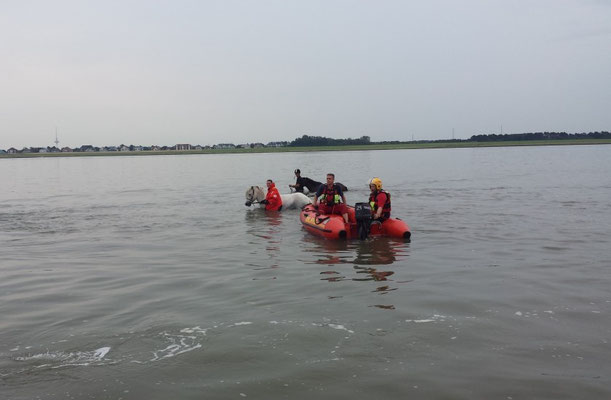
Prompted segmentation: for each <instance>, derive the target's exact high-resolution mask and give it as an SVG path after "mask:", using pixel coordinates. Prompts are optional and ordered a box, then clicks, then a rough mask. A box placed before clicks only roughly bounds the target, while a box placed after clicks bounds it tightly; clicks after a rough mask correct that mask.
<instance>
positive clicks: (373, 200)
mask: <svg viewBox="0 0 611 400" xmlns="http://www.w3.org/2000/svg"><path fill="white" fill-rule="evenodd" d="M369 189H370V190H371V193H370V194H369V205H370V206H371V218H372V219H373V220H374V221H376V220H377V221H380V222H384V221H386V220H387V219H388V218H390V193H388V192H387V191H385V190H383V189H382V180H381V179H380V178H373V179H371V180H370V181H369Z"/></svg>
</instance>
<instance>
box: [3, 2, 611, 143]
mask: <svg viewBox="0 0 611 400" xmlns="http://www.w3.org/2000/svg"><path fill="white" fill-rule="evenodd" d="M610 21H611V0H579V1H577V0H511V1H510V0H461V1H455V0H427V1H408V0H398V1H394V0H379V1H371V0H307V1H306V0H302V1H296V0H295V1H291V0H219V1H206V0H197V1H196V0H194V1H187V0H171V1H164V0H143V1H137V0H121V1H115V0H105V1H93V0H90V1H87V0H74V1H68V0H53V1H47V0H44V1H30V0H17V1H13V0H0V56H1V62H0V149H2V148H4V149H7V148H9V147H15V148H18V149H20V148H22V147H31V146H33V147H41V146H52V145H53V141H54V140H55V132H56V130H57V135H58V138H59V141H60V147H62V146H71V147H76V146H80V145H83V144H91V145H94V146H106V145H119V144H127V145H130V144H134V145H145V146H148V145H153V144H156V145H161V146H163V145H174V144H176V143H190V144H201V145H213V144H217V143H235V144H239V143H254V142H263V143H267V142H270V141H283V140H286V141H290V140H293V139H295V138H297V137H301V136H302V135H311V136H326V137H332V138H349V137H350V138H356V137H360V136H363V135H367V136H370V137H371V140H372V141H382V140H413V139H414V140H426V139H431V140H436V139H448V138H452V137H455V138H457V139H466V138H469V137H471V136H472V135H476V134H492V133H497V134H498V133H501V132H502V133H523V132H540V131H563V132H568V133H575V132H593V131H604V130H606V131H611V23H610Z"/></svg>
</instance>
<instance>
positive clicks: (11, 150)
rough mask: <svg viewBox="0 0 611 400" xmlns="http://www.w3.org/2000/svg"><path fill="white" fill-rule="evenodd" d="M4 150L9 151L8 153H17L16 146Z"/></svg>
mask: <svg viewBox="0 0 611 400" xmlns="http://www.w3.org/2000/svg"><path fill="white" fill-rule="evenodd" d="M6 152H7V153H9V154H17V153H18V152H19V150H17V149H16V148H14V147H11V148H10V149H8V150H7V151H6Z"/></svg>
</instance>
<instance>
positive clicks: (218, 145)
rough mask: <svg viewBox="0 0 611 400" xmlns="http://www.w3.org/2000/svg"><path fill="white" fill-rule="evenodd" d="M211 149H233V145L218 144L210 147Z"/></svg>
mask: <svg viewBox="0 0 611 400" xmlns="http://www.w3.org/2000/svg"><path fill="white" fill-rule="evenodd" d="M212 148H213V149H235V144H233V143H219V144H215V145H214V146H212Z"/></svg>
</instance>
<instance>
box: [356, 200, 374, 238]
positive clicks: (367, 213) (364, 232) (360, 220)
mask: <svg viewBox="0 0 611 400" xmlns="http://www.w3.org/2000/svg"><path fill="white" fill-rule="evenodd" d="M354 216H355V218H356V229H357V232H358V234H359V239H361V240H365V239H367V236H368V235H369V228H370V227H371V207H370V206H369V203H356V204H355V205H354Z"/></svg>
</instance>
